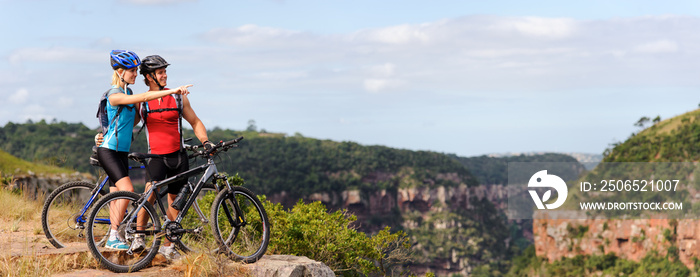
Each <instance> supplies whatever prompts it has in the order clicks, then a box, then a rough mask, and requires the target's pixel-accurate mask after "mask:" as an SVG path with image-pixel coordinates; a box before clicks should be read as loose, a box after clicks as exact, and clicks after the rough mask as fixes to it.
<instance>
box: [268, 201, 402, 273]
mask: <svg viewBox="0 0 700 277" xmlns="http://www.w3.org/2000/svg"><path fill="white" fill-rule="evenodd" d="M262 200H263V203H264V204H263V205H264V206H265V210H266V211H267V213H268V217H269V218H270V225H271V226H272V227H271V230H272V232H271V235H270V245H269V247H268V253H270V254H289V255H298V256H306V257H308V258H310V259H313V260H317V261H320V262H323V263H324V264H326V265H328V266H329V267H330V268H331V269H332V270H333V271H335V273H336V274H340V275H346V276H353V275H370V274H382V275H391V273H393V272H394V271H395V270H400V268H399V266H400V265H401V264H405V263H407V262H408V259H409V258H408V257H409V253H408V252H409V249H410V244H409V243H408V238H407V236H406V235H405V234H404V233H403V232H401V231H399V232H396V233H391V232H390V230H389V228H388V227H387V228H385V229H383V230H381V231H379V232H378V233H377V234H375V235H374V236H367V235H366V234H365V233H363V232H359V231H357V230H355V229H354V228H352V227H350V226H351V224H352V223H353V222H354V221H356V220H357V217H355V216H354V215H352V214H349V213H348V212H347V211H345V210H340V211H336V212H333V213H329V212H328V211H327V210H326V207H325V206H324V205H323V204H321V203H320V202H313V203H309V204H305V203H304V202H302V201H301V200H300V201H299V202H297V204H296V205H295V206H294V207H293V208H292V209H291V210H289V211H285V210H284V209H283V207H282V205H280V204H272V203H271V202H269V201H266V200H265V199H264V197H262Z"/></svg>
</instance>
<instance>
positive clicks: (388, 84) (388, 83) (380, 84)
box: [364, 79, 403, 92]
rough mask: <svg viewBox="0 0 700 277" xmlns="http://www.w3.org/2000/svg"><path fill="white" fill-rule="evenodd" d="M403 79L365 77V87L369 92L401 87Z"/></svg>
mask: <svg viewBox="0 0 700 277" xmlns="http://www.w3.org/2000/svg"><path fill="white" fill-rule="evenodd" d="M402 84H403V81H401V80H397V79H365V80H364V88H365V90H367V91H369V92H381V91H387V90H393V89H397V88H400V87H401V85H402Z"/></svg>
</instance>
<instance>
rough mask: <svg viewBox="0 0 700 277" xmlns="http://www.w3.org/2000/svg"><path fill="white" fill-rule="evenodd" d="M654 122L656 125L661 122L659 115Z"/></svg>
mask: <svg viewBox="0 0 700 277" xmlns="http://www.w3.org/2000/svg"><path fill="white" fill-rule="evenodd" d="M653 122H654V124H656V123H659V122H661V116H660V115H657V116H656V117H654V121H653Z"/></svg>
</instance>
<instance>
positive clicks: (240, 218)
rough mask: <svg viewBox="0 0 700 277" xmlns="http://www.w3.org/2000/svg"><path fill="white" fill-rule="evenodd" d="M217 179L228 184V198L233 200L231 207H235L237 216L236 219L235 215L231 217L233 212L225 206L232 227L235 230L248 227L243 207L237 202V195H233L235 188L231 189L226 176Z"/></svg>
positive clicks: (217, 176) (217, 175)
mask: <svg viewBox="0 0 700 277" xmlns="http://www.w3.org/2000/svg"><path fill="white" fill-rule="evenodd" d="M214 178H216V179H220V180H224V182H225V183H226V187H227V188H228V195H227V196H226V198H228V199H230V200H231V205H232V206H233V210H234V213H235V214H236V215H237V216H236V217H235V218H234V217H233V215H231V211H229V208H228V206H227V205H224V213H225V214H226V218H227V219H228V222H229V223H231V227H233V228H236V229H238V228H240V227H243V226H245V225H246V221H245V216H244V215H243V212H242V211H241V206H240V205H238V201H237V200H236V195H235V194H234V193H233V188H232V187H231V184H229V182H228V179H227V178H226V177H225V176H222V175H219V174H216V175H215V176H214Z"/></svg>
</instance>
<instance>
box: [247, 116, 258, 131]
mask: <svg viewBox="0 0 700 277" xmlns="http://www.w3.org/2000/svg"><path fill="white" fill-rule="evenodd" d="M245 130H246V131H249V132H257V131H258V126H256V125H255V120H253V119H251V120H248V128H246V129H245Z"/></svg>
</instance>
